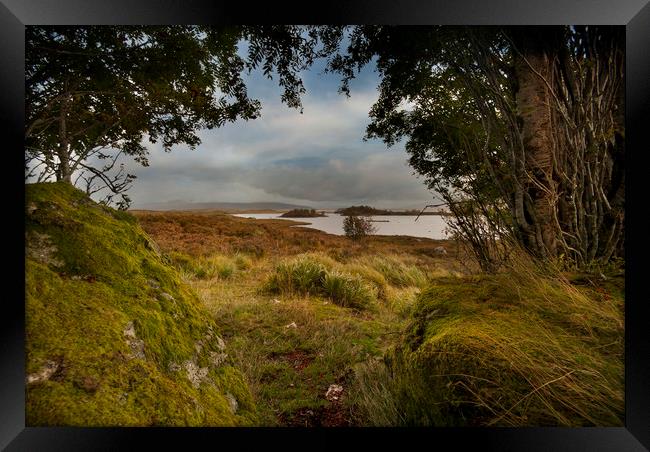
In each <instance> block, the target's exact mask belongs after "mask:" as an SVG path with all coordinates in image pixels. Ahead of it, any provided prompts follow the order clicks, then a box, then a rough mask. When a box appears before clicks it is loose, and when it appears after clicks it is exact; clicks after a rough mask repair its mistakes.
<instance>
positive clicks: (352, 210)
mask: <svg viewBox="0 0 650 452" xmlns="http://www.w3.org/2000/svg"><path fill="white" fill-rule="evenodd" d="M336 213H338V214H341V215H346V216H350V215H351V216H357V217H358V216H363V217H371V216H373V215H391V216H392V215H410V216H412V215H450V213H449V212H446V211H440V210H438V211H429V212H422V211H420V210H416V209H411V210H399V211H395V210H385V209H376V208H374V207H370V206H350V207H346V208H344V209H338V210H337V211H336Z"/></svg>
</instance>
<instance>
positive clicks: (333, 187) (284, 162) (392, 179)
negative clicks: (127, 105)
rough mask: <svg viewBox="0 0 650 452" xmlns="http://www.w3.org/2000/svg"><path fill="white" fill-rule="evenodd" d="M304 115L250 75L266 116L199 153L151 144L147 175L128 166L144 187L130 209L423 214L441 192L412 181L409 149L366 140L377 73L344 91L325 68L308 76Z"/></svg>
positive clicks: (204, 134)
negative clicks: (207, 205) (171, 204)
mask: <svg viewBox="0 0 650 452" xmlns="http://www.w3.org/2000/svg"><path fill="white" fill-rule="evenodd" d="M302 79H303V83H304V85H305V88H306V90H307V92H306V94H305V95H303V97H302V102H303V107H304V110H303V113H302V114H300V112H299V111H298V110H295V109H291V108H289V107H287V106H286V105H285V104H283V103H282V102H281V101H280V96H281V92H282V91H281V88H280V87H279V86H278V84H277V80H276V79H275V78H274V79H273V80H269V79H267V78H265V77H264V76H262V75H261V74H260V73H259V72H254V73H253V74H251V75H250V76H247V77H246V81H247V87H248V92H249V96H250V97H251V98H256V99H259V100H260V101H261V103H262V111H261V117H259V118H257V119H254V120H250V121H243V120H238V121H237V122H235V123H228V124H226V125H224V126H223V127H221V128H219V129H213V130H204V131H201V132H199V136H200V138H201V140H202V143H201V144H200V145H199V146H197V147H196V149H194V150H190V149H189V148H188V147H187V146H175V147H174V148H172V150H171V152H164V151H163V150H162V146H160V145H159V144H151V143H148V149H149V152H150V156H149V162H150V166H149V167H142V166H140V165H139V164H138V163H136V162H133V161H130V162H127V165H126V166H127V169H128V171H129V172H130V173H132V174H135V175H136V176H137V179H136V180H135V183H134V185H133V187H132V188H131V190H130V191H129V195H130V197H131V199H132V201H133V204H132V206H131V207H132V208H134V209H137V208H146V207H147V204H148V203H158V202H166V201H179V200H180V201H186V202H287V203H292V204H299V205H307V206H311V207H314V208H336V207H346V206H349V205H358V204H367V205H372V206H375V207H381V208H418V207H423V206H424V205H425V204H427V203H430V202H431V200H432V199H433V194H432V193H431V192H430V191H429V190H428V189H427V188H426V186H425V185H424V182H423V179H421V178H418V177H416V176H415V175H414V174H413V170H412V168H410V167H409V165H408V163H407V154H406V152H405V150H404V145H403V143H402V144H398V145H396V146H393V147H392V148H390V149H389V148H387V146H386V145H385V144H384V143H383V142H382V141H381V140H369V141H367V142H364V141H363V140H362V138H363V136H364V133H365V128H366V125H367V124H368V122H369V118H368V112H369V111H370V108H371V106H372V104H373V103H374V102H375V100H376V99H377V97H378V91H377V85H378V82H379V78H378V75H377V73H376V72H375V68H374V65H372V66H371V65H368V66H366V67H365V68H364V69H363V70H362V72H361V73H360V74H359V76H358V77H357V78H356V79H355V80H354V81H353V82H352V84H351V96H350V97H349V98H347V97H346V96H345V95H343V94H339V93H338V87H339V85H340V77H339V76H337V75H335V74H325V73H324V71H323V65H322V63H319V64H315V65H314V66H313V67H312V68H311V69H310V70H309V71H304V72H303V73H302Z"/></svg>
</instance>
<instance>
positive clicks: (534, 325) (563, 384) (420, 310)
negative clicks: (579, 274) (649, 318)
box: [356, 257, 624, 426]
mask: <svg viewBox="0 0 650 452" xmlns="http://www.w3.org/2000/svg"><path fill="white" fill-rule="evenodd" d="M356 376H357V378H356V382H357V385H358V391H357V392H358V403H359V406H360V407H362V412H363V413H364V416H365V419H367V422H368V423H369V424H371V425H439V426H450V425H484V426H526V425H562V426H589V425H597V426H617V425H622V419H623V413H624V403H623V402H624V392H623V382H624V373H623V300H622V298H620V297H616V296H612V295H611V294H602V293H601V292H599V291H596V290H592V289H587V288H578V287H575V286H573V285H571V284H569V283H568V282H567V281H566V280H565V279H564V278H563V277H562V276H561V275H558V274H554V273H553V272H550V271H549V270H548V269H544V268H540V267H538V266H536V265H535V264H533V263H532V262H530V261H528V260H527V259H525V258H521V257H519V258H515V259H514V260H513V262H512V264H511V266H510V268H509V269H508V272H507V273H503V274H498V275H494V276H489V277H488V276H482V277H472V278H462V279H442V280H438V281H437V282H435V283H434V284H432V285H431V286H430V287H428V288H427V289H426V290H424V291H423V292H422V293H421V294H420V296H419V298H418V302H417V305H416V306H415V309H414V313H413V319H412V321H411V323H410V325H409V327H408V329H407V332H406V334H405V335H404V337H403V339H402V341H401V342H400V344H399V345H398V346H396V347H395V349H393V350H392V351H391V352H390V353H388V354H387V355H386V357H385V361H384V363H368V364H366V365H364V366H358V367H357V368H356Z"/></svg>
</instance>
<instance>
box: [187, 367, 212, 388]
mask: <svg viewBox="0 0 650 452" xmlns="http://www.w3.org/2000/svg"><path fill="white" fill-rule="evenodd" d="M184 366H185V370H186V371H187V379H188V380H190V382H191V383H192V386H194V387H195V388H198V387H199V386H201V383H202V382H203V380H205V378H206V377H207V376H208V370H209V369H208V368H207V367H199V366H198V365H197V364H196V363H195V362H194V361H185V363H184Z"/></svg>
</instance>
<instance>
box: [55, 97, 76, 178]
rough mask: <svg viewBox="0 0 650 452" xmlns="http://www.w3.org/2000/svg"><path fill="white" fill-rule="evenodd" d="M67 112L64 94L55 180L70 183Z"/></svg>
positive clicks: (60, 115) (66, 100)
mask: <svg viewBox="0 0 650 452" xmlns="http://www.w3.org/2000/svg"><path fill="white" fill-rule="evenodd" d="M67 114H68V97H67V96H64V98H63V100H62V101H61V112H60V114H59V148H58V149H57V156H58V157H59V166H58V168H57V171H56V179H57V181H64V182H67V183H69V184H72V172H71V171H70V143H69V139H68V132H67V124H66V115H67Z"/></svg>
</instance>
